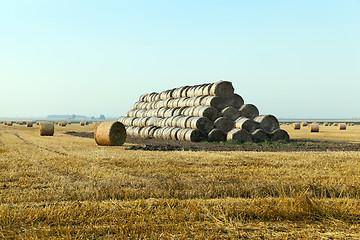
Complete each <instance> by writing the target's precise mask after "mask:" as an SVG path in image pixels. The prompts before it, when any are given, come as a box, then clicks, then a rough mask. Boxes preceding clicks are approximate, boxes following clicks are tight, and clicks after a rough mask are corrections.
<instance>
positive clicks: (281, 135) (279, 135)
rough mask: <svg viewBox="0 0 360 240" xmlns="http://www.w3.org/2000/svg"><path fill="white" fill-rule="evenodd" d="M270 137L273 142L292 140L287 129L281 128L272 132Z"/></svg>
mask: <svg viewBox="0 0 360 240" xmlns="http://www.w3.org/2000/svg"><path fill="white" fill-rule="evenodd" d="M269 137H270V141H273V142H276V141H284V142H289V141H290V136H289V134H288V133H287V132H286V131H285V130H283V129H280V128H279V129H276V130H274V131H273V132H271V133H270V134H269Z"/></svg>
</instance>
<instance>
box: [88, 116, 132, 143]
mask: <svg viewBox="0 0 360 240" xmlns="http://www.w3.org/2000/svg"><path fill="white" fill-rule="evenodd" d="M94 138H95V142H96V143H97V144H98V145H104V146H121V145H123V144H124V142H125V140H126V130H125V127H124V125H123V124H122V123H121V122H117V121H115V122H102V123H100V124H99V125H98V126H97V128H96V131H95V134H94Z"/></svg>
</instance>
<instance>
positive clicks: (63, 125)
mask: <svg viewBox="0 0 360 240" xmlns="http://www.w3.org/2000/svg"><path fill="white" fill-rule="evenodd" d="M66 125H67V122H59V126H60V127H66Z"/></svg>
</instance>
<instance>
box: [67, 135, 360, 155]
mask: <svg viewBox="0 0 360 240" xmlns="http://www.w3.org/2000/svg"><path fill="white" fill-rule="evenodd" d="M65 134H68V135H72V136H77V137H85V138H94V133H93V132H75V131H68V132H65ZM126 143H129V144H134V145H132V146H130V147H128V148H126V149H127V150H147V151H257V152H295V151H359V150H360V144H359V143H349V142H333V141H309V140H291V141H290V142H289V143H244V144H235V143H209V142H198V143H194V142H184V141H175V140H161V139H143V138H133V137H127V138H126Z"/></svg>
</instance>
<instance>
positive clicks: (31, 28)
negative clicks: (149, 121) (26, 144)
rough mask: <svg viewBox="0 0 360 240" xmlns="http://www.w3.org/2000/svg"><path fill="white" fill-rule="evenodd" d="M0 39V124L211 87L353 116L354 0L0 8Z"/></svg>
mask: <svg viewBox="0 0 360 240" xmlns="http://www.w3.org/2000/svg"><path fill="white" fill-rule="evenodd" d="M0 30H1V33H0V34H1V35H0V49H1V54H0V81H1V84H0V86H1V94H0V102H1V105H0V106H1V108H0V117H41V116H46V115H48V114H72V113H75V114H82V115H87V116H99V115H100V114H105V116H109V117H110V116H112V117H118V116H122V115H125V114H126V112H127V111H128V110H129V109H130V108H131V107H132V105H133V103H134V102H135V101H137V99H138V97H139V96H140V95H141V94H142V93H148V92H153V91H155V92H160V91H162V90H166V89H170V88H174V87H180V86H183V85H194V84H201V83H207V82H216V81H218V80H228V81H231V82H232V83H233V85H234V87H235V92H236V93H238V94H240V95H241V96H242V97H243V98H244V100H245V103H252V104H255V105H256V106H257V107H258V108H259V110H260V113H261V114H274V115H275V116H277V117H278V118H352V117H360V108H359V106H360V97H359V95H358V92H359V89H360V66H359V65H360V64H359V63H360V1H359V0H357V1H355V0H352V1H351V0H344V1H338V0H332V1H331V0H301V1H300V0H298V1H296V0H294V1H291V0H283V1H281V0H279V1H269V0H267V1H265V0H259V1H240V0H238V1H211V0H210V1H209V0H207V1H202V0H201V1H195V0H193V1H188V0H185V1H180V0H179V1H170V0H169V1H166V0H163V1H150V0H149V1H120V0H119V1H115V0H102V1H95V0H92V1H91V0H86V1H85V0H82V1H81V0H51V1H49V0H33V1H31V0H22V1H21V0H11V1H8V0H0Z"/></svg>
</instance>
